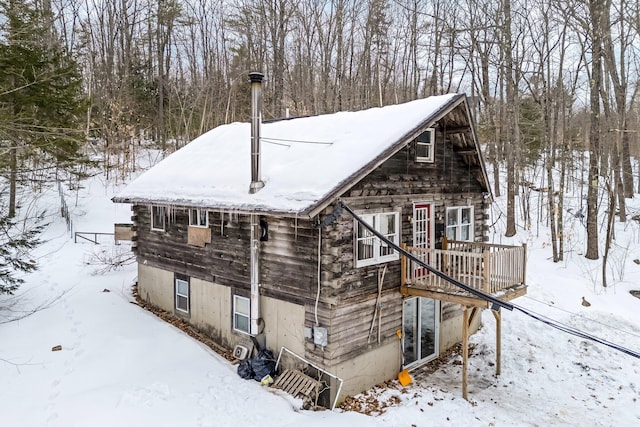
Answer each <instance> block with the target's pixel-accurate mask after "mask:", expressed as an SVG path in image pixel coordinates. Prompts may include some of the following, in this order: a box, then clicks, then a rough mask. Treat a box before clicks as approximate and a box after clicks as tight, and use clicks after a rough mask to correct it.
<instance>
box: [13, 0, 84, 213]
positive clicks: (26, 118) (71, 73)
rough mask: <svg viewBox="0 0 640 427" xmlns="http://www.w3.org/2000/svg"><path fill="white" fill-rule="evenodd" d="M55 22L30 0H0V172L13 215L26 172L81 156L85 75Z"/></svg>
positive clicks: (68, 162) (61, 164)
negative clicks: (4, 179) (61, 37)
mask: <svg viewBox="0 0 640 427" xmlns="http://www.w3.org/2000/svg"><path fill="white" fill-rule="evenodd" d="M51 22H52V21H51V19H49V18H48V17H47V16H46V13H43V12H42V11H39V10H38V9H36V6H35V4H34V3H32V2H31V1H28V0H27V1H25V2H16V1H15V0H9V1H8V2H6V1H4V0H0V156H2V158H0V172H2V174H3V175H5V176H7V178H8V180H9V184H10V188H9V207H8V210H9V215H8V216H9V217H10V218H11V217H13V216H14V215H15V212H16V203H15V200H16V191H17V189H16V187H17V182H18V181H19V180H20V178H21V177H22V175H23V174H24V172H26V171H29V170H30V169H33V167H38V168H44V167H51V168H52V169H55V168H60V167H62V168H67V167H69V166H73V165H74V164H75V163H76V161H78V159H79V148H80V143H81V141H82V135H83V134H82V131H81V121H82V113H83V111H84V102H83V98H82V80H81V78H80V73H79V70H78V65H77V63H76V62H75V61H74V60H73V58H72V57H71V56H70V55H69V54H68V53H67V52H66V50H65V49H64V48H63V46H62V44H61V43H60V41H59V40H58V39H57V38H56V36H55V30H54V29H53V28H52V27H51V25H50V23H51Z"/></svg>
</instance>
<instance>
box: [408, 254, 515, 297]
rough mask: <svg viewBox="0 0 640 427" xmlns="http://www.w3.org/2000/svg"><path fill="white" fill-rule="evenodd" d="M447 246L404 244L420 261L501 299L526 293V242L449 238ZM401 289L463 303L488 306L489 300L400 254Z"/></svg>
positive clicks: (410, 293) (416, 294) (413, 293)
mask: <svg viewBox="0 0 640 427" xmlns="http://www.w3.org/2000/svg"><path fill="white" fill-rule="evenodd" d="M443 246H445V248H446V249H423V248H414V247H405V249H406V250H407V251H409V252H410V253H411V254H413V255H414V256H416V257H417V258H418V259H420V260H421V261H423V262H425V263H426V264H428V265H430V266H432V267H433V268H434V269H436V270H439V271H441V272H443V273H444V274H446V275H447V276H450V277H452V278H454V279H456V280H457V281H459V282H461V283H463V284H465V285H467V286H469V287H471V288H474V289H477V290H480V291H483V292H485V293H488V294H491V295H493V296H495V297H498V298H500V299H502V300H504V301H509V300H512V299H514V298H517V297H519V296H522V295H525V294H526V293H527V285H526V281H525V276H526V254H527V247H526V245H522V246H507V245H494V244H489V243H475V242H459V241H449V242H445V244H444V245H443ZM400 290H401V292H402V293H403V294H404V295H413V296H422V297H427V298H432V299H438V300H442V301H449V302H454V303H458V304H462V305H465V306H474V307H489V303H487V301H484V300H482V299H480V298H477V297H475V296H473V295H472V294H470V293H468V292H466V291H464V290H462V289H460V288H459V287H458V286H456V285H453V284H452V283H450V282H448V281H446V280H445V279H443V278H441V277H439V276H437V275H435V274H433V273H431V272H430V271H428V270H427V269H425V268H423V267H421V266H419V265H418V264H417V263H415V262H413V261H411V260H408V259H406V258H404V257H403V258H402V284H401V289H400Z"/></svg>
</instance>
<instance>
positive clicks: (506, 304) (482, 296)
mask: <svg viewBox="0 0 640 427" xmlns="http://www.w3.org/2000/svg"><path fill="white" fill-rule="evenodd" d="M342 210H346V211H347V212H348V213H349V214H350V215H351V216H352V217H353V218H354V219H355V220H356V221H358V223H359V224H360V225H362V226H363V227H364V228H366V229H367V230H369V232H371V233H372V234H373V235H374V236H376V237H377V238H379V239H380V240H381V241H383V242H384V243H386V244H387V245H388V246H389V247H391V248H393V249H395V250H396V251H398V252H399V253H400V254H401V255H403V256H405V257H406V258H408V259H410V260H411V261H413V262H415V263H416V264H418V265H419V266H421V267H423V268H426V269H427V270H429V271H430V272H432V273H433V274H435V275H436V276H438V277H440V278H442V279H444V280H446V281H447V282H449V283H451V284H453V285H455V286H457V287H459V288H461V289H463V290H465V291H467V292H469V293H470V294H472V295H474V296H476V297H478V298H480V299H482V300H484V301H487V302H490V303H491V304H492V307H491V309H492V310H495V311H498V310H499V309H500V308H501V307H503V308H506V309H508V310H517V311H519V312H521V313H522V314H524V315H526V316H529V317H531V318H532V319H535V320H538V321H540V322H542V323H544V324H546V325H548V326H551V327H552V328H555V329H558V330H560V331H563V332H566V333H568V334H571V335H574V336H577V337H579V338H583V339H586V340H590V341H594V342H596V343H599V344H602V345H605V346H607V347H609V348H612V349H614V350H618V351H620V352H622V353H624V354H627V355H629V356H632V357H635V358H637V359H640V353H639V352H637V351H634V350H630V349H628V348H625V347H623V346H621V345H618V344H615V343H613V342H611V341H607V340H604V339H602V338H599V337H596V336H594V335H591V334H589V333H587V332H583V331H581V330H579V329H576V328H572V327H570V326H567V325H565V324H562V323H560V322H558V321H556V320H553V319H550V318H547V317H545V316H543V315H540V314H537V313H534V312H533V311H531V310H528V309H526V308H524V307H521V306H519V305H516V304H512V303H509V302H505V301H502V300H500V299H499V298H496V297H495V296H493V295H491V294H487V293H485V292H482V291H480V290H477V289H474V288H472V287H470V286H468V285H465V284H464V283H462V282H460V281H458V280H456V279H454V278H453V277H450V276H447V275H446V274H444V273H443V272H441V271H439V270H436V269H435V268H433V267H432V266H430V265H429V264H427V263H425V262H424V261H422V260H420V259H419V258H417V257H416V256H415V255H413V254H412V253H410V252H408V251H406V250H405V249H403V248H401V247H400V246H398V245H397V244H395V243H394V242H392V241H391V240H389V239H388V238H387V237H386V236H384V235H383V234H381V233H380V232H378V230H376V229H375V228H373V227H372V226H371V225H370V224H369V223H367V222H366V221H364V220H363V219H362V218H360V217H359V216H358V215H357V214H356V213H355V212H353V211H352V210H351V208H349V206H347V205H346V204H345V203H344V202H340V203H339V205H338V207H337V209H336V210H335V212H334V213H333V214H331V215H329V218H327V219H325V221H323V222H322V224H321V225H322V226H323V227H326V226H328V225H329V224H330V223H331V222H333V220H335V219H336V218H337V217H338V216H339V215H340V212H342ZM327 220H329V221H327Z"/></svg>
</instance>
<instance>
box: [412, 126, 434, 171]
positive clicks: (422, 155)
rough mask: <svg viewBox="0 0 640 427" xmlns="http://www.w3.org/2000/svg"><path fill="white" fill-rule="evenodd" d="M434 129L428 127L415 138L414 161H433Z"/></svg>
mask: <svg viewBox="0 0 640 427" xmlns="http://www.w3.org/2000/svg"><path fill="white" fill-rule="evenodd" d="M435 137H436V130H435V129H434V128H429V129H427V130H425V131H424V132H422V133H421V134H420V135H418V137H417V138H416V161H418V162H428V163H433V160H434V157H435V156H434V152H435V143H434V142H435Z"/></svg>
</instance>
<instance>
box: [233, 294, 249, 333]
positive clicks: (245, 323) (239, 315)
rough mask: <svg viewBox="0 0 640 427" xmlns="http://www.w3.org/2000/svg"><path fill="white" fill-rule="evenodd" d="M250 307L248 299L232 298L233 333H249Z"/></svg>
mask: <svg viewBox="0 0 640 427" xmlns="http://www.w3.org/2000/svg"><path fill="white" fill-rule="evenodd" d="M250 307H251V304H250V301H249V298H247V297H241V296H240V295H234V296H233V329H234V330H235V331H238V332H242V333H245V334H248V333H249V321H250V317H249V316H250V314H249V313H250Z"/></svg>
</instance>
